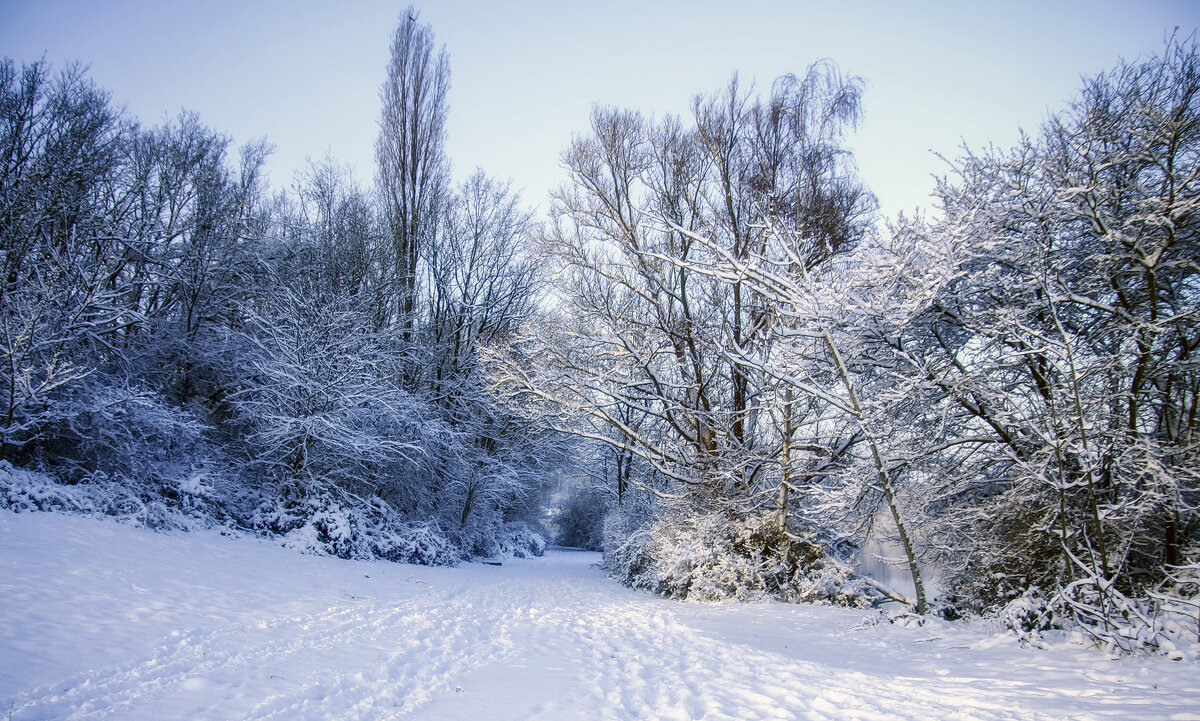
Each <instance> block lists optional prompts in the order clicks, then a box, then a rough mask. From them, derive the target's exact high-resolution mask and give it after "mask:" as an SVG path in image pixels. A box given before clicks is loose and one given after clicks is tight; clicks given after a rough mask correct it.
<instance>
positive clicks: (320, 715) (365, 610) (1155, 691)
mask: <svg viewBox="0 0 1200 721" xmlns="http://www.w3.org/2000/svg"><path fill="white" fill-rule="evenodd" d="M598 561H599V557H598V556H597V555H596V554H590V553H580V552H569V551H559V552H551V553H550V554H549V555H548V556H547V557H546V558H544V559H536V560H530V561H510V562H506V563H505V564H504V566H503V567H499V568H497V567H493V566H485V565H482V564H468V565H465V566H463V567H461V568H456V569H445V568H421V567H415V566H402V565H395V564H387V563H365V562H347V561H339V560H336V559H329V558H317V557H312V556H301V555H297V554H295V553H293V552H290V551H287V550H284V549H282V548H280V547H278V546H275V545H272V544H269V543H266V542H262V541H255V540H250V539H245V538H229V537H224V536H221V535H219V534H217V533H193V534H187V535H156V534H151V533H148V532H146V531H143V530H139V529H134V528H128V527H125V526H120V525H117V524H115V523H111V522H106V521H102V520H93V519H84V518H77V517H71V516H63V515H55V514H41V513H30V514H13V513H10V512H0V614H2V617H3V624H0V703H2V704H3V708H2V709H0V718H11V719H12V721H25V720H28V719H59V718H62V719H154V720H155V721H157V720H158V719H167V718H173V719H175V718H177V719H185V718H186V719H280V720H288V721H290V720H292V719H346V720H350V719H471V720H476V719H478V720H483V719H547V720H549V719H555V720H558V719H909V718H911V719H922V720H925V719H1066V718H1070V719H1117V718H1121V719H1159V718H1161V719H1200V681H1197V679H1198V678H1200V675H1198V674H1197V670H1198V669H1197V668H1196V665H1195V664H1194V663H1191V662H1171V661H1167V660H1165V659H1159V658H1153V659H1121V660H1108V659H1105V658H1104V657H1103V656H1102V655H1100V654H1099V653H1097V652H1095V651H1090V650H1087V649H1084V648H1080V647H1075V646H1069V645H1063V646H1059V647H1056V648H1052V649H1049V650H1033V649H1023V648H1020V647H1019V646H1018V645H1017V643H1016V641H1015V640H1014V639H1012V638H1011V637H1008V636H1004V635H997V634H991V633H989V632H988V629H987V628H986V627H982V626H964V625H962V624H957V625H952V624H946V623H940V622H929V623H926V624H925V625H924V626H920V627H917V626H911V627H904V626H895V625H891V624H888V623H887V622H886V621H885V622H882V623H880V622H879V621H878V618H879V617H878V616H877V615H875V614H872V613H868V612H859V611H850V610H846V609H836V608H825V607H811V606H788V605H783V604H751V605H698V604H682V603H677V602H671V601H666V600H663V599H658V598H654V597H651V596H648V595H646V594H644V593H640V592H636V591H632V590H629V589H625V588H621V587H619V586H617V585H616V584H614V583H613V582H612V581H610V580H608V579H606V578H605V577H604V575H603V574H602V573H601V572H600V570H599V569H598V567H597V562H598ZM6 712H8V713H7V714H6Z"/></svg>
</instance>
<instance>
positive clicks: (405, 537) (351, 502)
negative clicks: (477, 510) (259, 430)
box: [249, 487, 461, 566]
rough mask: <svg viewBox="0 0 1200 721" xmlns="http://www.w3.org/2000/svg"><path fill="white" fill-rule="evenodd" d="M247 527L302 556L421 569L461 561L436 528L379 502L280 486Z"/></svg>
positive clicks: (257, 510) (456, 549)
mask: <svg viewBox="0 0 1200 721" xmlns="http://www.w3.org/2000/svg"><path fill="white" fill-rule="evenodd" d="M249 526H250V527H251V528H252V529H253V530H255V531H256V532H258V533H260V534H264V535H278V536H281V537H282V540H283V545H284V546H286V547H288V548H292V549H295V550H297V551H301V552H303V553H311V554H316V555H328V556H336V557H338V558H346V559H375V558H378V559H384V560H388V561H395V562H397V563H417V564H421V565H426V566H452V565H455V564H457V563H458V561H459V560H461V553H460V551H459V549H458V547H457V546H456V545H455V544H454V543H452V542H451V541H450V539H448V538H447V537H446V535H445V534H444V533H442V531H441V530H440V529H439V528H438V527H437V526H435V525H432V524H428V523H421V522H414V521H411V520H408V519H406V518H404V517H403V516H402V515H401V514H399V513H398V512H396V510H395V509H393V508H392V507H391V506H390V505H388V504H387V503H386V502H384V501H383V500H381V499H380V498H378V497H369V498H360V497H357V496H354V495H352V494H349V493H346V492H339V491H331V490H326V491H318V492H316V493H310V494H305V493H302V492H299V491H298V490H297V489H295V488H294V487H285V488H284V489H282V490H281V491H280V493H278V494H277V495H276V496H274V497H269V498H266V499H264V502H263V503H262V505H260V506H259V508H257V509H255V511H254V513H253V514H252V516H251V518H250V519H249Z"/></svg>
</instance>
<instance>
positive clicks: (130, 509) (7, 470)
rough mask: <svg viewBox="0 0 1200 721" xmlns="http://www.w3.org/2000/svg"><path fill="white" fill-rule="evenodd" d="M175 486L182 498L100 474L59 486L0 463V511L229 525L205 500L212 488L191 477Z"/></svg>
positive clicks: (174, 526) (172, 526)
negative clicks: (47, 512) (1, 509)
mask: <svg viewBox="0 0 1200 721" xmlns="http://www.w3.org/2000/svg"><path fill="white" fill-rule="evenodd" d="M178 487H179V488H180V490H181V495H180V496H178V497H176V498H167V497H165V496H161V495H154V493H153V492H148V489H147V488H146V487H144V486H138V485H135V484H130V483H129V482H128V480H127V479H125V478H122V477H114V476H110V475H108V474H105V473H103V472H96V473H93V474H91V475H89V476H88V477H87V478H86V479H85V480H84V481H82V482H80V483H76V484H63V483H60V482H59V481H58V480H57V479H55V478H54V477H53V476H51V475H49V474H47V473H43V472H39V471H30V470H26V469H21V468H15V467H13V466H12V465H11V464H10V463H9V462H8V461H0V508H8V509H11V510H14V511H17V512H26V511H55V512H64V513H77V514H80V515H84V516H107V517H111V518H115V519H117V520H119V521H121V522H124V523H130V524H133V525H137V526H144V527H146V528H153V529H157V530H193V529H197V528H210V527H213V526H218V525H224V526H229V525H231V517H230V515H229V514H228V513H227V512H226V510H225V509H224V508H222V506H221V505H220V503H219V502H216V501H215V500H214V499H213V498H212V497H211V496H210V495H209V494H210V492H211V489H210V488H209V487H208V486H207V485H206V479H205V478H204V477H202V476H200V475H193V476H191V477H189V478H186V479H183V480H182V481H181V482H180V484H179V486H178Z"/></svg>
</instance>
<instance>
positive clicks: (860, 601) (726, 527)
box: [604, 513, 878, 608]
mask: <svg viewBox="0 0 1200 721" xmlns="http://www.w3.org/2000/svg"><path fill="white" fill-rule="evenodd" d="M633 523H636V521H634V522H633ZM629 525H631V521H630V520H629V519H628V518H626V517H623V515H622V514H620V513H614V514H611V515H610V517H609V519H608V520H607V521H606V525H605V537H606V541H607V542H606V544H605V553H604V565H605V570H606V571H607V572H608V573H609V575H610V576H612V577H614V578H616V579H617V580H619V581H621V582H622V583H625V584H627V585H629V586H632V587H634V588H641V589H645V590H648V591H651V592H653V593H657V594H660V595H663V596H666V597H668V598H678V599H690V600H696V601H723V600H739V601H746V600H756V599H761V598H766V597H774V598H779V599H782V600H787V601H793V602H808V603H833V604H838V605H844V606H851V607H858V608H862V607H866V606H869V605H871V604H872V603H874V602H875V601H876V600H878V593H876V592H875V591H874V590H873V589H872V587H871V586H870V585H869V584H867V583H866V582H864V581H862V580H861V579H859V578H857V577H856V576H855V574H854V573H853V571H852V570H851V569H850V568H849V567H848V566H846V565H845V564H843V563H840V562H838V561H837V560H836V559H834V558H832V557H830V556H829V555H828V554H826V553H824V552H823V551H822V550H821V546H820V545H819V544H817V543H816V542H815V541H813V540H811V539H804V538H798V537H796V536H791V537H788V536H785V535H784V534H782V533H781V532H780V530H779V528H778V525H777V522H776V519H775V517H774V516H773V515H753V516H748V517H744V518H731V517H729V516H727V515H726V514H722V513H709V514H700V515H689V514H676V515H669V516H663V517H660V518H658V519H656V520H654V521H653V522H651V523H650V524H649V525H647V526H644V527H641V528H635V529H633V530H630V529H629V528H628V526H629Z"/></svg>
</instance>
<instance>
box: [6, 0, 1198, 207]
mask: <svg viewBox="0 0 1200 721" xmlns="http://www.w3.org/2000/svg"><path fill="white" fill-rule="evenodd" d="M415 5H416V7H417V10H418V12H419V17H420V20H421V21H422V22H425V23H428V24H429V25H431V26H432V28H433V31H434V33H435V35H436V40H437V42H438V43H439V44H443V45H444V46H445V49H446V51H447V53H448V55H449V58H450V67H451V89H450V95H449V118H448V123H447V140H446V150H447V153H448V155H449V156H450V159H451V162H452V163H453V167H454V173H455V176H456V178H457V179H459V180H461V179H465V178H466V177H467V176H468V175H469V174H470V173H471V172H473V171H474V170H475V168H476V167H481V168H483V169H484V170H485V171H486V172H487V173H488V174H490V175H492V176H494V177H498V178H502V179H503V178H507V179H511V180H512V181H513V185H514V187H516V188H518V189H520V190H521V191H522V197H523V198H524V199H525V201H526V203H528V204H529V205H536V206H539V207H540V208H542V209H544V208H545V207H546V199H547V197H548V194H549V192H550V190H551V189H553V188H555V187H558V186H560V185H561V184H562V183H563V182H565V180H566V174H565V172H564V171H563V170H562V168H561V165H560V158H561V155H562V152H563V150H565V149H566V147H567V145H568V144H569V143H570V141H571V139H572V137H574V136H576V135H579V134H582V133H585V132H586V131H587V128H588V117H589V114H590V112H591V110H592V108H593V106H594V105H595V104H603V105H611V106H617V107H621V108H632V109H637V110H640V111H642V112H643V113H645V114H647V115H652V116H656V117H661V116H663V115H665V114H679V115H684V116H686V115H687V113H688V112H689V107H690V104H691V100H692V98H693V97H694V96H695V95H696V94H698V93H705V94H707V93H713V92H716V91H718V90H720V89H721V88H722V87H724V86H725V85H726V84H727V83H728V82H729V80H730V78H731V77H732V75H733V74H734V73H735V72H736V73H737V74H738V76H739V78H740V80H741V81H742V82H743V83H745V82H753V83H754V85H755V87H757V88H760V89H762V90H763V91H764V92H765V91H766V90H768V89H769V88H770V85H771V81H772V80H773V79H775V78H776V77H777V76H779V75H782V74H786V73H795V74H798V75H799V74H803V73H804V71H805V70H806V69H807V68H808V66H809V65H811V64H812V63H814V62H816V61H818V60H821V59H825V58H828V59H832V60H833V61H835V62H836V63H837V64H838V66H839V67H840V69H841V70H842V72H843V73H846V74H850V75H857V76H860V77H862V78H863V79H864V81H865V86H866V91H865V93H864V96H863V109H864V119H863V122H862V124H861V125H860V127H859V129H858V130H857V132H856V133H855V134H854V135H853V136H852V137H851V138H850V139H849V142H848V144H849V146H850V147H851V148H852V150H853V151H854V152H855V157H856V160H857V162H858V167H859V171H860V174H861V176H862V178H863V181H864V182H865V184H866V185H867V187H868V188H870V189H871V190H872V191H874V192H875V194H876V195H877V196H878V198H879V201H880V206H881V211H882V213H883V214H884V215H885V216H894V215H895V214H896V213H898V212H900V211H905V212H910V213H911V212H913V211H916V210H924V211H927V212H928V211H930V209H931V206H932V200H931V198H930V197H929V193H930V191H931V190H932V189H933V184H934V180H933V176H934V175H935V174H942V173H944V172H945V171H946V169H947V165H946V163H945V161H944V160H942V159H940V158H939V155H940V156H944V157H948V158H953V157H955V156H956V155H958V154H960V149H961V147H962V146H963V144H964V143H965V144H966V145H967V146H969V147H971V148H973V149H979V148H983V147H985V146H987V145H988V144H993V145H995V146H997V147H1001V148H1004V147H1009V146H1011V145H1013V144H1014V143H1015V142H1016V141H1017V140H1018V139H1019V132H1020V129H1022V128H1024V129H1026V130H1027V131H1036V130H1037V128H1038V126H1039V125H1040V124H1041V123H1042V122H1043V121H1044V120H1045V119H1046V118H1047V117H1048V116H1049V114H1050V113H1052V112H1057V111H1059V110H1061V109H1063V108H1064V107H1065V106H1066V104H1067V103H1068V101H1069V100H1070V99H1071V98H1072V97H1074V96H1075V94H1076V93H1077V91H1078V89H1079V87H1080V85H1081V83H1082V80H1083V78H1086V77H1092V76H1095V75H1097V74H1099V73H1101V72H1103V71H1105V70H1108V69H1111V68H1112V67H1114V66H1115V65H1116V64H1117V63H1118V61H1119V60H1120V59H1122V58H1124V59H1127V60H1136V59H1139V58H1147V57H1150V56H1152V55H1155V54H1158V53H1160V52H1161V50H1162V48H1163V45H1164V41H1165V39H1166V38H1167V36H1168V35H1169V34H1170V33H1171V32H1172V31H1174V30H1175V28H1176V27H1178V33H1179V34H1180V35H1181V36H1187V35H1189V34H1191V33H1193V32H1195V31H1196V28H1197V26H1198V25H1200V0H1137V1H1135V0H1128V1H1118V0H1087V1H1076V0H1069V1H1068V0H1064V1H1061V2H1055V1H1052V0H1041V1H1040V2H1027V1H1025V0H1010V1H1008V2H967V1H966V0H962V1H957V2H949V1H947V2H926V1H923V0H909V1H906V2H900V1H896V2H884V1H883V0H879V1H874V0H860V1H859V2H833V1H829V0H827V1H826V2H808V1H807V0H797V1H792V2H786V1H784V0H774V1H771V2H768V1H765V0H742V1H741V2H738V3H730V2H712V1H709V0H692V1H691V2H666V1H657V0H640V1H636V2H629V1H627V0H607V1H606V2H602V3H601V2H594V1H593V2H581V1H578V2H577V1H575V0H507V1H506V2H488V1H485V0H453V1H451V0H423V1H421V2H416V3H415ZM402 16H404V17H407V16H406V15H405V3H401V2H379V1H375V0H345V1H343V2H336V3H335V2H320V1H318V0H205V1H204V2H179V1H178V0H106V1H104V2H99V1H97V0H0V55H3V56H6V57H10V58H13V59H14V60H16V61H18V62H29V61H33V60H37V59H39V58H44V59H45V60H46V61H48V62H49V63H51V64H52V65H53V66H54V67H62V66H64V65H65V64H66V63H68V62H71V61H79V62H81V63H84V64H85V65H87V66H88V67H89V77H90V78H91V79H92V80H93V81H94V82H96V83H97V84H98V85H100V86H101V87H104V88H106V89H107V90H109V91H110V92H111V94H112V97H113V100H114V102H116V103H117V104H119V105H122V106H124V107H125V108H126V110H127V112H128V113H129V114H130V115H131V116H133V117H136V118H138V119H139V120H140V121H141V122H142V123H143V124H146V125H153V124H158V123H160V122H162V121H164V120H166V119H168V118H173V117H175V116H177V115H178V113H179V112H180V110H181V109H188V110H193V111H195V112H197V113H198V114H199V115H200V118H201V120H202V121H203V122H205V123H206V124H207V125H208V126H210V127H211V128H213V129H215V130H218V131H220V132H222V133H225V134H227V135H228V136H230V137H231V139H232V140H233V143H234V145H235V146H240V145H241V144H243V143H245V142H247V141H249V140H252V139H255V138H259V137H263V136H265V137H266V138H267V140H268V141H269V142H271V143H272V144H273V145H274V147H275V151H274V153H273V155H272V156H271V158H270V159H269V160H268V163H267V173H268V177H269V179H270V181H271V183H272V185H273V186H275V187H276V188H283V187H287V186H289V185H290V184H291V183H292V182H293V180H294V177H295V174H296V173H297V171H299V170H300V169H302V168H303V167H304V165H305V163H306V159H307V158H315V159H320V158H323V157H325V156H326V155H329V156H331V157H332V158H334V159H336V160H338V161H339V162H341V163H344V164H346V165H348V166H350V167H351V168H352V169H353V171H354V174H355V177H356V178H357V179H358V180H359V181H360V182H362V183H363V184H364V185H365V184H368V183H370V181H371V180H372V178H373V175H374V143H375V137H376V135H377V134H378V127H379V126H378V120H379V105H380V104H379V88H380V85H381V84H382V82H383V79H384V75H385V67H386V64H387V61H388V52H389V42H390V37H391V34H392V32H393V31H394V29H395V27H396V26H397V24H398V23H399V21H400V19H401V17H402ZM933 212H936V211H933Z"/></svg>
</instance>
